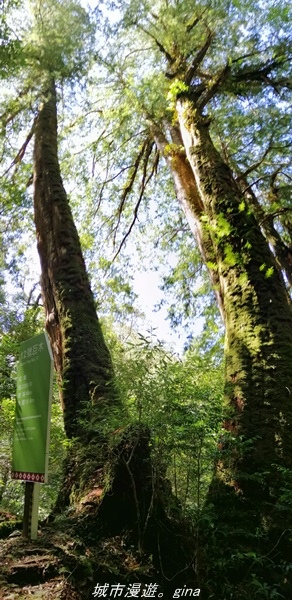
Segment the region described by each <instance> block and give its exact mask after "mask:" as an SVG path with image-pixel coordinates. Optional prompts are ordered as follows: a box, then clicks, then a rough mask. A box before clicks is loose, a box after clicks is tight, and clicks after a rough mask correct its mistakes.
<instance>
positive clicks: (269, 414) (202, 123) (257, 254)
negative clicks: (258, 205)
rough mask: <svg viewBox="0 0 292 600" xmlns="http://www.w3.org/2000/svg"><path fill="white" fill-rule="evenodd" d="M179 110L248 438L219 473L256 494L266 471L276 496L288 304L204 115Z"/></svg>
mask: <svg viewBox="0 0 292 600" xmlns="http://www.w3.org/2000/svg"><path fill="white" fill-rule="evenodd" d="M177 110H178V117H179V123H180V129H181V133H182V139H183V143H184V147H185V150H186V153H187V157H188V160H189V164H190V166H191V168H192V172H193V176H194V179H195V181H196V185H197V188H198V190H199V194H200V197H201V201H202V204H203V206H204V215H205V216H204V226H205V227H206V228H207V230H208V231H209V233H210V236H211V238H212V242H213V248H214V251H215V254H216V262H217V265H218V271H219V278H220V282H221V288H222V290H223V298H224V316H225V326H226V336H225V356H226V390H225V391H226V396H227V399H228V402H229V404H230V406H231V407H232V411H233V416H232V420H231V421H229V423H228V428H229V429H230V431H231V433H233V434H234V435H235V436H237V437H238V436H240V437H241V440H242V442H243V444H244V443H248V444H250V446H249V449H247V446H246V448H245V451H243V446H242V450H241V452H239V454H238V456H237V458H236V453H235V455H234V460H232V461H231V469H230V472H229V475H228V469H227V463H226V464H225V468H224V469H223V471H224V475H223V473H221V475H222V476H223V477H225V478H226V477H227V480H229V483H232V481H233V482H234V484H235V485H236V486H239V488H240V489H241V490H243V491H246V492H248V494H254V495H255V496H256V494H257V493H258V492H259V489H258V486H257V485H255V482H254V481H252V477H253V476H254V475H255V474H256V473H259V472H261V473H263V472H265V473H266V476H265V482H264V484H263V486H259V487H260V488H261V489H262V490H263V488H265V496H266V498H268V497H269V495H270V494H271V497H273V496H277V492H276V489H275V488H276V486H277V483H276V482H277V478H275V471H274V466H273V465H276V464H278V465H281V466H283V467H286V468H291V466H292V437H291V426H292V402H291V394H292V368H291V367H292V313H291V305H290V303H289V299H288V296H287V292H286V289H285V286H284V283H283V279H282V276H281V274H280V272H279V270H278V266H277V263H276V261H275V258H274V256H273V254H272V253H271V251H270V248H269V245H268V243H267V241H266V239H265V238H264V236H263V235H262V232H261V229H260V226H259V224H258V223H257V221H256V219H255V217H254V215H253V212H252V210H251V209H250V207H249V206H248V204H247V202H246V200H245V198H244V195H243V194H242V192H241V190H240V188H239V186H238V185H237V183H236V181H235V179H234V177H233V174H232V172H231V170H230V168H229V167H228V165H227V164H225V163H224V161H223V160H222V158H221V156H220V154H219V153H218V151H217V150H216V149H215V147H214V145H213V143H212V140H211V137H210V134H209V123H208V120H207V119H206V118H204V117H203V116H202V115H201V114H200V112H199V111H198V110H196V107H195V106H194V104H193V103H192V102H191V101H190V100H189V99H180V100H179V101H178V103H177ZM228 460H229V465H230V457H229V459H228ZM219 475H220V473H219ZM235 481H236V483H235Z"/></svg>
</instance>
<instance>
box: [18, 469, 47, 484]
mask: <svg viewBox="0 0 292 600" xmlns="http://www.w3.org/2000/svg"><path fill="white" fill-rule="evenodd" d="M11 477H12V479H15V480H18V481H32V482H33V483H34V482H36V483H45V475H44V473H25V472H24V471H23V472H22V471H12V472H11Z"/></svg>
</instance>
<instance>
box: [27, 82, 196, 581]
mask: <svg viewBox="0 0 292 600" xmlns="http://www.w3.org/2000/svg"><path fill="white" fill-rule="evenodd" d="M34 182H35V194H34V208H35V224H36V230H37V240H38V250H39V254H40V259H41V267H42V287H43V297H44V304H45V310H46V315H47V320H46V323H47V330H48V333H49V336H50V339H51V343H52V348H53V354H54V359H55V366H56V370H57V373H58V376H59V383H60V386H61V399H62V404H63V409H64V421H65V429H66V433H67V436H68V437H69V438H74V444H73V445H72V447H71V448H70V454H69V457H68V460H67V464H66V471H65V479H64V485H63V488H62V489H61V491H60V494H59V499H58V502H57V511H58V510H60V509H63V507H64V505H66V504H68V503H69V501H70V502H71V503H72V504H73V505H75V507H77V508H78V518H80V513H82V514H83V521H82V531H81V532H79V535H81V536H82V535H85V536H87V535H88V532H89V536H90V539H91V540H92V539H94V540H95V541H97V542H98V543H99V542H100V538H101V537H104V536H105V537H110V536H112V535H115V536H116V535H120V534H121V532H122V531H123V535H124V536H125V535H128V536H129V538H130V539H131V544H133V542H134V543H136V546H137V547H138V549H139V551H140V552H141V551H142V548H143V549H146V550H148V552H149V554H151V555H152V556H153V561H154V563H155V567H156V569H157V572H158V573H159V572H160V571H161V577H162V579H164V577H165V574H167V577H168V578H169V581H170V577H171V578H173V574H174V573H175V570H176V569H177V571H178V572H177V573H176V575H175V576H174V581H173V584H172V585H175V581H178V582H179V581H180V583H181V575H180V573H181V572H183V573H184V576H185V577H186V575H187V573H188V576H190V573H189V571H191V576H192V575H193V573H192V569H191V568H190V565H189V564H188V562H189V554H188V551H189V550H188V551H186V550H185V549H184V548H182V547H180V546H178V547H176V548H173V547H172V544H171V541H172V538H173V536H174V535H177V534H178V533H179V535H181V525H180V523H177V521H176V520H175V519H172V518H170V517H169V512H171V509H170V510H169V511H168V514H166V511H165V507H164V505H165V504H166V503H167V502H166V499H167V500H169V497H170V495H171V494H169V489H168V488H167V483H165V481H164V480H163V479H162V478H161V477H160V476H158V477H156V475H155V469H154V467H153V465H152V459H151V450H150V443H149V442H150V434H149V431H148V429H147V428H146V427H143V425H142V424H141V423H139V424H138V425H137V426H132V427H129V428H127V429H126V430H124V431H123V432H122V437H120V438H119V441H117V442H116V443H114V441H113V440H114V436H113V435H111V438H112V444H111V453H109V452H108V449H109V443H108V442H109V435H108V434H109V433H113V434H114V433H115V432H111V431H110V430H111V429H113V427H112V426H111V424H113V423H114V422H115V421H116V422H117V418H116V417H117V416H118V417H119V416H121V411H122V407H121V404H120V401H119V398H118V397H117V395H116V392H115V386H114V379H113V368H112V363H111V359H110V354H109V351H108V349H107V347H106V344H105V341H104V338H103V335H102V331H101V328H100V324H99V321H98V318H97V315H96V311H95V305H94V299H93V296H92V292H91V289H90V284H89V280H88V276H87V273H86V268H85V264H84V260H83V257H82V252H81V247H80V242H79V238H78V233H77V231H76V227H75V225H74V221H73V218H72V214H71V211H70V207H69V204H68V199H67V196H66V192H65V190H64V187H63V183H62V178H61V174H60V168H59V163H58V152H57V110H56V89H55V85H54V82H53V81H51V82H50V83H49V85H48V87H47V89H46V90H45V93H44V101H43V104H42V106H41V108H40V110H39V114H38V117H37V121H36V128H35V148H34ZM120 424H121V421H119V425H120ZM99 446H101V448H100V449H99ZM109 454H110V457H109ZM105 465H106V473H105V469H104V467H105ZM105 474H106V478H105ZM166 489H167V491H166ZM72 492H73V493H72ZM78 518H77V526H78ZM125 532H126V534H125ZM186 539H187V538H186ZM85 542H86V540H85ZM131 547H133V546H131ZM161 552H162V554H163V556H161ZM95 568H96V566H95ZM120 570H121V572H122V571H123V566H122V565H121V566H120ZM111 577H112V574H109V575H108V578H109V579H110V578H111Z"/></svg>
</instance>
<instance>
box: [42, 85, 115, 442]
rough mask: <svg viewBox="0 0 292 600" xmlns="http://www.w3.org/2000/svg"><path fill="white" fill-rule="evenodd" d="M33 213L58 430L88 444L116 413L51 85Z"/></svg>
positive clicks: (109, 366) (44, 112)
mask: <svg viewBox="0 0 292 600" xmlns="http://www.w3.org/2000/svg"><path fill="white" fill-rule="evenodd" d="M34 210H35V225H36V232H37V243H38V251H39V255H40V261H41V268H42V290H43V299H44V306H45V311H46V327H47V331H48V334H49V336H50V340H51V344H52V349H53V355H54V361H55V368H56V371H57V374H58V377H59V383H60V393H61V401H62V406H63V411H64V423H65V430H66V434H67V436H68V437H69V438H72V437H77V438H80V436H82V435H84V434H85V435H86V437H88V435H89V434H90V429H94V428H95V426H96V421H97V422H98V421H99V420H100V419H102V418H104V416H105V414H107V413H108V412H109V408H110V410H112V408H113V405H115V406H116V407H119V401H118V399H117V396H116V394H115V389H114V380H113V368H112V363H111V358H110V354H109V351H108V349H107V347H106V344H105V341H104V338H103V334H102V331H101V327H100V323H99V321H98V318H97V315H96V309H95V303H94V298H93V295H92V291H91V288H90V283H89V280H88V275H87V272H86V268H85V263H84V259H83V256H82V252H81V247H80V242H79V238H78V233H77V230H76V227H75V224H74V221H73V218H72V214H71V210H70V206H69V203H68V198H67V195H66V192H65V189H64V186H63V183H62V178H61V174H60V168H59V162H58V150H57V107H56V89H55V84H54V81H50V82H49V84H48V86H47V89H45V90H44V100H43V103H42V105H41V107H40V110H39V114H38V118H37V120H36V126H35V144H34ZM85 423H86V425H84V424H85Z"/></svg>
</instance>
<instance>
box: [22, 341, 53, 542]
mask: <svg viewBox="0 0 292 600" xmlns="http://www.w3.org/2000/svg"><path fill="white" fill-rule="evenodd" d="M53 376H54V365H53V354H52V349H51V346H50V342H49V338H48V335H47V333H46V332H45V331H44V332H42V333H40V334H38V335H36V336H34V337H32V338H29V339H28V340H26V341H25V342H22V344H20V355H19V362H18V368H17V389H16V408H15V422H14V434H13V453H12V470H11V477H12V479H14V480H16V481H24V482H25V488H26V489H25V504H24V519H23V536H24V537H30V538H31V539H35V538H36V537H37V523H38V497H39V488H40V483H47V481H48V462H49V445H50V425H51V406H52V393H53Z"/></svg>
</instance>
